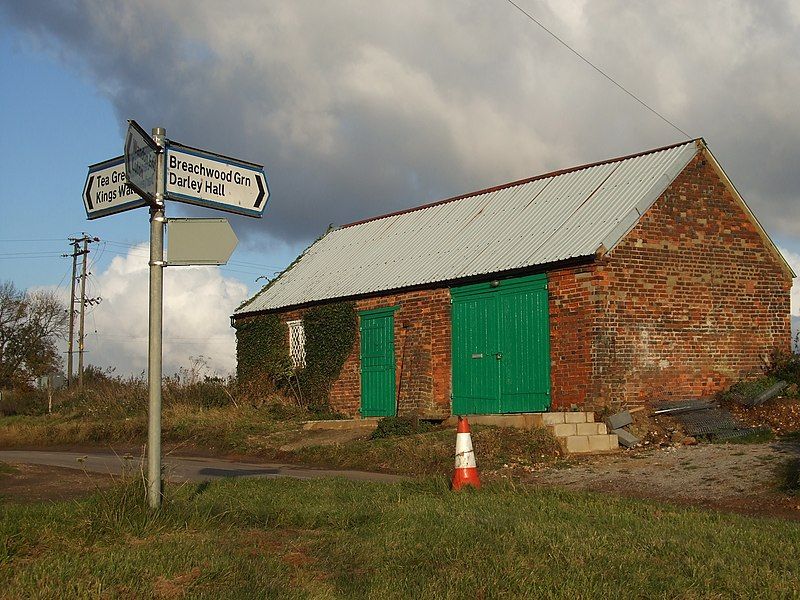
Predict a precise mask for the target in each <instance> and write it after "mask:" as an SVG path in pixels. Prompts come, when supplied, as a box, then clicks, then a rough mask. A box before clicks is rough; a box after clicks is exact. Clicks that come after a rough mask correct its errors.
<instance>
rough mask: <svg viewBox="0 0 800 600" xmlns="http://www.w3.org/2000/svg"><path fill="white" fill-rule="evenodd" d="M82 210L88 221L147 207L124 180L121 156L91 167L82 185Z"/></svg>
mask: <svg viewBox="0 0 800 600" xmlns="http://www.w3.org/2000/svg"><path fill="white" fill-rule="evenodd" d="M83 206H84V208H86V217H87V218H88V219H90V220H91V219H97V218H100V217H105V216H106V215H112V214H114V213H119V212H123V211H126V210H131V209H132V208H139V207H140V206H147V201H146V200H144V199H143V198H142V197H141V196H140V195H139V194H137V193H136V192H135V191H134V190H133V189H132V188H131V187H130V186H129V185H128V184H127V181H126V179H125V158H124V157H123V156H118V157H116V158H112V159H110V160H106V161H103V162H101V163H97V164H96V165H92V166H90V167H89V174H88V175H87V176H86V183H85V184H84V185H83Z"/></svg>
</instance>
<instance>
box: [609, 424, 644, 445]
mask: <svg viewBox="0 0 800 600" xmlns="http://www.w3.org/2000/svg"><path fill="white" fill-rule="evenodd" d="M611 433H615V434H617V439H619V444H620V446H624V447H625V448H633V447H634V446H637V445H638V444H639V442H640V440H639V438H638V437H636V436H635V435H633V434H632V433H631V432H630V431H628V430H627V429H622V428H619V429H614V430H612V432H611Z"/></svg>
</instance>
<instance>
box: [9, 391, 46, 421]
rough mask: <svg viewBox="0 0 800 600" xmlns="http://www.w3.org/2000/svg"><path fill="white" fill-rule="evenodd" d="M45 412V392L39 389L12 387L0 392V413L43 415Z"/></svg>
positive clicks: (10, 415)
mask: <svg viewBox="0 0 800 600" xmlns="http://www.w3.org/2000/svg"><path fill="white" fill-rule="evenodd" d="M46 412H47V393H46V392H43V391H40V390H29V389H14V390H5V391H3V392H1V393H0V415H3V416H6V417H12V416H14V415H28V416H34V415H43V414H45V413H46Z"/></svg>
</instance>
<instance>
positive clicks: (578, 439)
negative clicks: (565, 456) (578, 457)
mask: <svg viewBox="0 0 800 600" xmlns="http://www.w3.org/2000/svg"><path fill="white" fill-rule="evenodd" d="M558 441H559V442H560V443H561V447H562V448H564V450H566V451H567V452H569V453H570V454H589V453H594V452H613V451H614V450H617V449H618V448H619V440H618V438H617V436H616V434H614V433H612V434H602V435H569V436H566V437H560V438H558Z"/></svg>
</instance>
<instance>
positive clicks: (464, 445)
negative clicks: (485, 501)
mask: <svg viewBox="0 0 800 600" xmlns="http://www.w3.org/2000/svg"><path fill="white" fill-rule="evenodd" d="M465 485H471V486H472V487H474V488H479V487H481V481H480V479H478V467H477V465H476V464H475V452H474V451H473V450H472V434H471V433H470V431H469V421H467V418H466V417H458V429H457V430H456V470H455V472H454V473H453V486H452V487H453V491H458V490H460V489H461V488H462V487H464V486H465Z"/></svg>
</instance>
